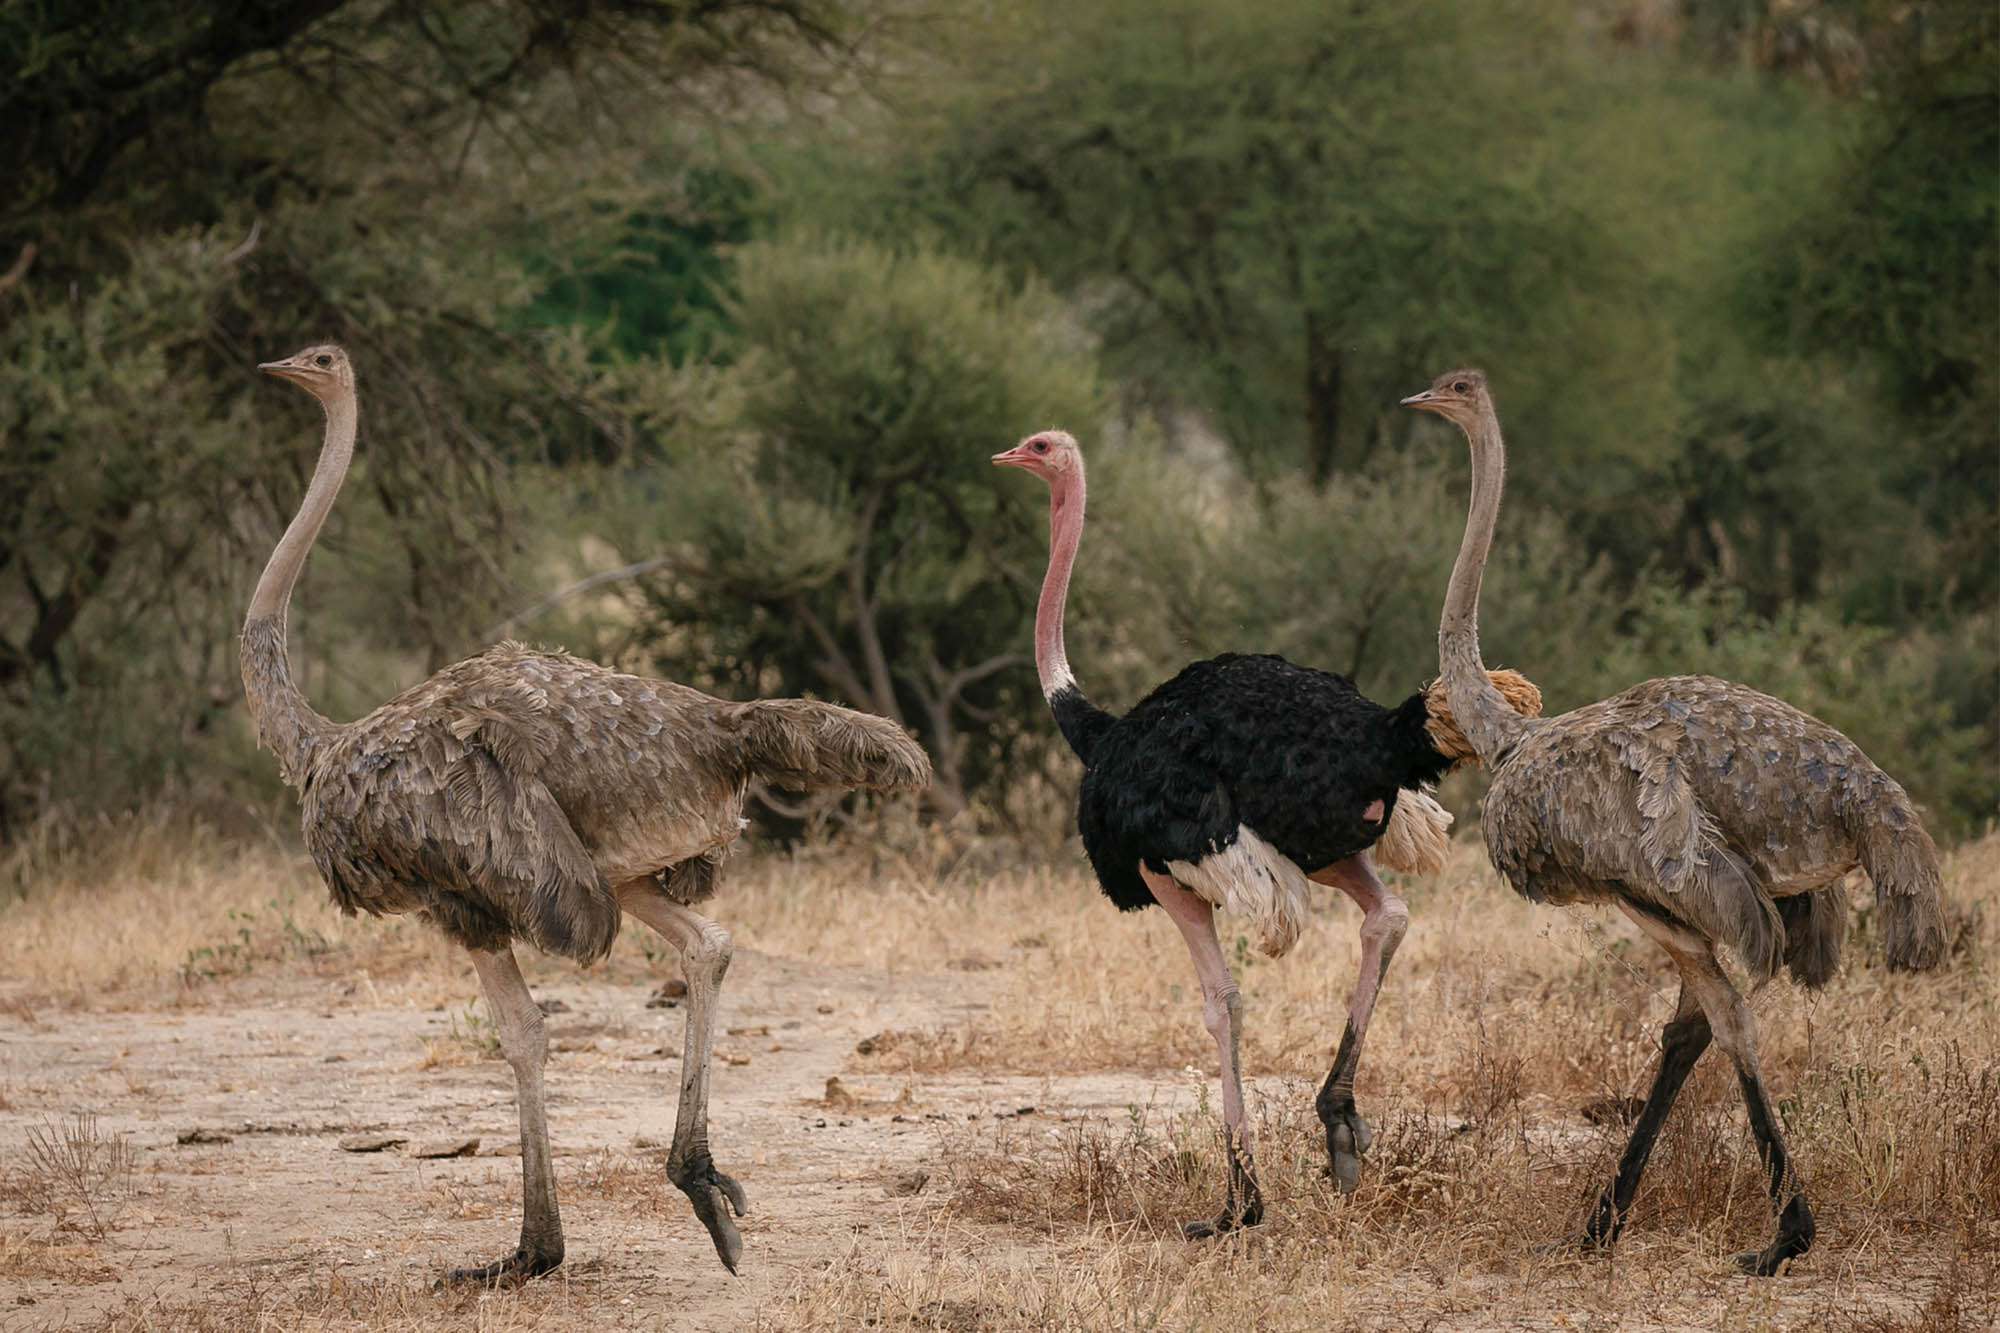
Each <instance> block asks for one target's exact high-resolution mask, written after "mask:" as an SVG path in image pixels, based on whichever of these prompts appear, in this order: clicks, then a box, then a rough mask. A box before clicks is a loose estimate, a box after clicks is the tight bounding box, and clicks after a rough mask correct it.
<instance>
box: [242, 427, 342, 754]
mask: <svg viewBox="0 0 2000 1333" xmlns="http://www.w3.org/2000/svg"><path fill="white" fill-rule="evenodd" d="M325 408H326V442H325V444H324V445H322V446H321V448H320V454H319V465H318V466H317V467H316V468H314V469H313V476H312V484H311V485H309V486H307V487H306V496H305V499H304V500H303V501H302V502H300V504H299V512H298V513H297V514H296V515H294V516H293V518H292V522H291V525H290V526H289V527H287V528H286V529H285V535H284V536H283V537H280V538H279V539H278V545H277V547H276V549H274V550H273V551H272V552H271V558H270V560H269V561H268V562H267V563H266V564H265V566H264V574H263V577H262V578H260V579H258V580H257V590H256V592H254V593H252V594H251V596H250V612H249V614H248V615H247V616H246V617H245V618H244V621H243V638H242V642H241V644H240V645H239V648H238V656H239V661H240V663H241V665H242V668H243V695H244V698H245V699H246V700H248V701H249V704H250V716H251V717H252V718H254V719H255V720H256V722H257V736H258V739H259V740H261V741H262V742H263V743H264V744H265V745H266V746H268V747H269V748H270V749H271V751H272V752H273V753H275V754H276V755H277V756H278V761H279V764H280V766H281V767H282V768H283V770H284V775H285V781H286V782H287V783H288V784H290V785H291V786H293V787H297V786H300V785H301V784H302V783H303V782H304V780H305V776H306V772H307V770H308V769H309V768H310V767H311V764H312V757H313V753H314V751H315V750H316V749H317V748H318V746H319V744H320V743H321V741H323V740H324V739H325V737H326V735H327V734H328V733H329V732H330V731H332V730H333V727H334V723H332V722H330V721H329V720H327V719H326V718H325V717H322V716H321V715H320V714H319V713H318V712H316V711H315V710H314V709H313V706H312V705H311V704H310V703H309V702H307V700H306V697H305V695H304V693H302V692H301V691H300V690H299V687H298V686H297V684H295V683H294V682H293V680H292V666H291V661H290V659H289V658H288V657H287V655H286V652H285V612H286V609H287V608H288V607H289V606H290V605H291V600H292V587H293V585H294V584H296V583H297V582H298V581H299V570H300V569H301V568H303V567H304V565H305V562H306V553H307V552H308V551H310V550H311V549H312V544H313V541H314V540H315V539H316V538H317V537H318V536H319V530H320V528H321V526H322V525H323V524H325V522H326V516H327V513H328V512H329V511H330V510H332V508H333V502H334V498H335V497H336V496H338V495H339V494H340V483H341V482H342V481H343V480H345V479H346V477H347V465H348V463H349V462H350V461H351V460H352V459H353V457H354V428H355V418H356V416H357V408H356V404H355V398H354V393H353V390H352V389H349V390H347V391H345V392H343V393H341V394H339V395H338V396H336V397H335V398H334V399H333V401H331V402H328V403H326V404H325Z"/></svg>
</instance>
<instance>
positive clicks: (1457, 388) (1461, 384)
mask: <svg viewBox="0 0 2000 1333" xmlns="http://www.w3.org/2000/svg"><path fill="white" fill-rule="evenodd" d="M1468 387H1469V386H1468V385H1467V384H1466V382H1465V381H1464V380H1458V381H1456V382H1455V383H1453V385H1452V386H1451V391H1452V392H1453V393H1464V392H1465V391H1466V389H1467V388H1468Z"/></svg>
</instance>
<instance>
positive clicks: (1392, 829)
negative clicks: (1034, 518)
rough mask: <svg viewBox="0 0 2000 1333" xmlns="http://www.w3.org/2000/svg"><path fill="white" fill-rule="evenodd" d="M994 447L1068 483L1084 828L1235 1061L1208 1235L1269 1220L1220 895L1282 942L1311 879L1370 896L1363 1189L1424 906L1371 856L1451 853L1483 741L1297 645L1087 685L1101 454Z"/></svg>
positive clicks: (1333, 1077)
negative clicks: (1087, 594) (1361, 687)
mask: <svg viewBox="0 0 2000 1333" xmlns="http://www.w3.org/2000/svg"><path fill="white" fill-rule="evenodd" d="M993 461H994V462H995V463H1000V464H1004V465H1007V466H1010V467H1020V468H1026V469H1027V470H1028V471H1030V472H1032V473H1034V474H1035V475H1037V476H1039V477H1041V478H1042V479H1043V480H1044V481H1046V482H1047V483H1048V484H1049V545H1050V550H1049V569H1048V574H1047V576H1046V578H1045V579H1044V581H1043V583H1042V593H1041V600H1040V602H1039V603H1038V604H1037V607H1036V611H1035V667H1036V670H1037V672H1038V673H1039V675H1040V676H1041V681H1042V693H1043V694H1044V695H1046V696H1047V698H1048V701H1049V709H1050V711H1051V712H1053V713H1054V714H1055V719H1056V725H1057V726H1058V727H1060V728H1061V730H1062V734H1063V738H1064V739H1065V740H1067V741H1068V742H1069V744H1070V748H1071V749H1073V750H1075V751H1076V754H1077V758H1079V759H1081V760H1082V761H1083V766H1084V774H1083V785H1082V789H1081V792H1080V794H1079V797H1078V802H1077V829H1078V832H1079V833H1080V834H1081V835H1082V837H1083V845H1084V850H1085V851H1086V852H1087V853H1088V854H1089V856H1090V864H1091V868H1092V869H1093V870H1095V871H1096V872H1097V880H1098V884H1099V885H1100V886H1101V887H1102V888H1103V890H1104V892H1105V895H1106V896H1107V897H1109V898H1110V899H1111V901H1112V902H1114V903H1116V904H1117V905H1118V907H1119V908H1120V909H1121V910H1123V911H1133V910H1135V909H1138V908H1141V907H1148V906H1151V905H1152V904H1153V903H1156V902H1157V903H1158V904H1159V905H1160V906H1161V907H1164V908H1165V909H1166V911H1167V915H1168V916H1169V917H1171V918H1172V919H1173V922H1174V925H1175V926H1176V927H1178V928H1179V930H1180V932H1181V936H1182V938H1183V939H1185V940H1186V941H1187V946H1188V952H1189V953H1190V954H1191V955H1193V958H1194V968H1195V974H1196V976H1197V977H1199V978H1200V981H1201V991H1202V1020H1203V1023H1204V1024H1205V1026H1206V1027H1207V1028H1208V1030H1209V1032H1210V1034H1212V1035H1213V1036H1214V1038H1215V1044H1216V1047H1217V1049H1218V1051H1219V1053H1220V1056H1221V1064H1222V1118H1223V1126H1224V1130H1225V1133H1226V1135H1227V1138H1228V1147H1229V1196H1228V1199H1227V1201H1226V1202H1225V1203H1224V1205H1223V1210H1222V1212H1221V1214H1220V1215H1218V1216H1217V1217H1215V1218H1214V1219H1212V1220H1211V1219H1202V1220H1200V1221H1195V1222H1190V1223H1188V1224H1187V1225H1186V1226H1185V1227H1184V1228H1183V1229H1184V1230H1185V1232H1186V1233H1187V1235H1188V1236H1190V1237H1196V1236H1211V1235H1215V1234H1217V1233H1220V1232H1223V1231H1227V1230H1230V1229H1231V1228H1233V1227H1237V1226H1253V1225H1255V1224H1256V1223H1257V1222H1258V1221H1259V1220H1260V1219H1261V1218H1262V1215H1263V1199H1262V1196H1261V1195H1260V1193H1259V1191H1258V1187H1257V1178H1256V1174H1255V1170H1254V1167H1253V1165H1252V1161H1251V1151H1250V1140H1249V1131H1248V1129H1247V1127H1246V1126H1245V1124H1244V1116H1243V1085H1242V1079H1241V1075H1240V1073H1239V1069H1238V1065H1237V1054H1236V1051H1237V1040H1238V1036H1239V1033H1240V1031H1241V1028H1242V1001H1241V999H1240V997H1239V996H1238V994H1237V989H1236V982H1235V980H1234V978H1232V977H1231V976H1230V973H1229V965H1228V963H1227V962H1226V961H1225V960H1224V959H1223V956H1222V946H1221V944H1220V942H1219V941H1218V940H1217V938H1216V934H1215V908H1216V907H1218V906H1220V907H1224V908H1227V909H1228V910H1229V911H1231V912H1233V913H1235V914H1237V915H1240V916H1245V917H1249V918H1251V919H1252V920H1253V921H1254V922H1255V923H1256V925H1257V927H1258V929H1259V931H1260V933H1261V935H1262V941H1261V943H1260V945H1259V948H1260V949H1261V951H1262V952H1264V953H1266V954H1269V955H1270V956H1272V957H1274V958H1275V957H1279V956H1281V955H1282V954H1284V953H1285V952H1286V951H1287V950H1288V949H1290V948H1291V946H1292V944H1293V943H1294V942H1295V941H1296V940H1297V939H1298V936H1299V932H1300V930H1301V929H1303V927H1304V924H1305V916H1306V912H1307V910H1308V897H1309V893H1310V890H1309V889H1308V888H1307V886H1306V881H1308V880H1311V881H1313V882H1315V883H1319V884H1327V885H1331V886H1333V887H1334V888H1337V889H1339V890H1341V891H1342V892H1343V893H1345V894H1347V896H1348V897H1350V898H1352V899H1354V901H1355V903H1356V904H1358V905H1359V906H1360V908H1361V911H1362V914H1363V915H1362V920H1361V969H1360V975H1359V976H1358V977H1357V978H1356V980H1355V986H1354V998H1353V1000H1352V1002H1351V1004H1350V1006H1349V1009H1348V1016H1347V1028H1346V1031H1345V1032H1343V1033H1342V1034H1341V1039H1340V1046H1339V1049H1338V1050H1337V1051H1336V1053H1335V1054H1334V1058H1333V1067H1332V1069H1330V1070H1329V1071H1328V1073H1327V1076H1326V1082H1325V1083H1324V1084H1323V1085H1322V1086H1321V1088H1320V1091H1319V1096H1318V1098H1317V1099H1316V1101H1315V1108H1316V1109H1317V1111H1318V1112H1319V1118H1320V1122H1321V1124H1322V1125H1324V1126H1325V1128H1326V1149H1327V1159H1328V1168H1329V1171H1330V1173H1331V1174H1332V1176H1333V1178H1334V1180H1335V1182H1336V1183H1337V1185H1338V1186H1339V1188H1340V1189H1341V1190H1342V1191H1343V1192H1345V1191H1348V1190H1351V1189H1353V1188H1354V1186H1355V1184H1356V1182H1357V1181H1358V1180H1359V1177H1360V1171H1361V1163H1360V1155H1361V1154H1362V1153H1365V1152H1366V1151H1367V1150H1368V1145H1369V1140H1370V1139H1371V1137H1372V1134H1371V1131H1370V1130H1369V1127H1368V1123H1367V1121H1365V1120H1363V1119H1362V1117H1361V1114H1360V1112H1359V1111H1357V1110H1356V1109H1355V1105H1354V1071H1355V1068H1356V1066H1357V1065H1358V1064H1359V1063H1360V1059H1361V1042H1362V1039H1363V1037H1365V1036H1366V1035H1367V1032H1368V1018H1369V1014H1370V1013H1371V1012H1372V1011H1373V1009H1374V1007H1375V996H1376V994H1377V993H1378V991H1379V990H1380V989H1381V984H1382V978H1383V975H1384V974H1385V973H1386V972H1387V971H1388V968H1389V960H1390V958H1391V956H1392V955H1394V953H1395V951H1396V945H1397V943H1398V942H1399V941H1400V940H1401V939H1402V938H1403V930H1404V927H1405V926H1406V925H1407V924H1408V921H1409V912H1408V910H1407V909H1406V908H1405V907H1404V906H1403V903H1402V900H1401V899H1399V898H1397V897H1396V896H1395V895H1394V894H1393V893H1391V892H1389V890H1388V889H1387V888H1385V887H1384V886H1383V884H1382V881H1381V880H1380V879H1379V878H1377V877H1376V874H1375V870H1374V867H1373V866H1371V865H1370V864H1369V858H1368V855H1367V852H1368V849H1369V848H1370V847H1373V848H1375V849H1376V852H1377V854H1378V856H1379V858H1380V860H1381V861H1382V863H1383V864H1384V865H1386V866H1388V867H1390V868H1391V869H1395V870H1405V871H1410V872H1414V873H1435V872H1436V871H1438V870H1439V869H1441V868H1442V866H1443V863H1444V855H1445V850H1446V846H1447V840H1446V829H1447V828H1448V827H1449V825H1450V823H1451V816H1450V815H1449V814H1448V813H1446V812H1445V810H1444V809H1443V808H1442V807H1441V806H1439V805H1438V803H1437V802H1436V801H1435V800H1433V799H1432V798H1431V797H1430V796H1429V795H1428V794H1427V793H1426V792H1425V791H1424V786H1425V784H1428V783H1432V782H1435V781H1436V780H1437V779H1438V778H1439V777H1440V776H1441V775H1442V774H1443V773H1444V772H1445V771H1446V770H1447V769H1449V768H1450V767H1451V766H1452V765H1453V764H1454V763H1456V762H1458V761H1459V760H1461V759H1469V758H1472V757H1473V755H1472V750H1471V747H1470V746H1468V745H1467V744H1466V743H1465V739H1464V737H1463V736H1462V735H1460V734H1459V733H1458V730H1457V728H1456V726H1455V725H1454V724H1453V723H1452V721H1451V719H1450V716H1449V714H1448V713H1447V712H1446V711H1445V710H1444V708H1443V706H1442V699H1441V696H1439V695H1437V694H1435V692H1433V693H1432V694H1431V696H1430V698H1429V701H1428V702H1427V697H1426V695H1425V694H1424V693H1418V694H1413V695H1411V696H1410V697H1409V698H1408V699H1406V700H1404V701H1403V702H1402V703H1401V704H1400V705H1398V706H1397V707H1395V708H1383V707H1381V706H1380V705H1379V704H1376V703H1374V702H1372V701H1370V700H1369V699H1368V698H1367V697H1365V696H1364V695H1362V694H1361V693H1360V691H1358V690H1356V689H1355V688H1354V683H1353V682H1352V681H1350V680H1348V679H1346V678H1345V677H1343V676H1336V675H1332V674H1330V673H1328V672H1324V671H1315V670H1313V669H1311V668H1309V667H1301V666H1294V665H1293V664H1292V663H1290V662H1287V661H1285V660H1284V659H1283V658H1281V657H1274V656H1269V655H1262V656H1244V655H1242V654H1237V653H1227V654H1224V655H1223V656H1221V657H1213V658H1210V659H1208V660H1207V661H1204V662H1196V663H1194V664H1192V665H1191V666H1188V667H1186V668H1185V669H1183V670H1182V671H1181V673H1180V674H1179V675H1177V676H1175V677H1174V678H1173V679H1172V680H1170V681H1168V682H1167V683H1166V684H1164V685H1162V686H1160V687H1159V688H1158V689H1156V690H1154V691H1153V692H1152V693H1151V694H1149V695H1147V696H1146V697H1145V698H1144V699H1142V700H1140V701H1139V703H1138V704H1136V705H1135V706H1134V707H1133V709H1132V711H1131V712H1129V713H1127V714H1125V716H1123V717H1113V716H1112V715H1111V714H1109V713H1107V712H1105V711H1104V710H1103V709H1101V708H1099V707H1097V706H1096V705H1095V704H1093V703H1091V702H1090V700H1089V699H1087V698H1085V697H1084V694H1083V692H1082V691H1081V690H1080V689H1078V688H1077V684H1076V678H1075V677H1074V676H1073V675H1071V674H1070V669H1069V659H1068V657H1067V655H1066V654H1065V653H1064V651H1063V623H1062V622H1063V603H1064V600H1065V598H1066V597H1067V595H1068V591H1069V577H1070V570H1071V567H1072V566H1073V565H1074V563H1075V560H1076V548H1077V542H1078V539H1079V538H1080V537H1081V536H1082V533H1083V501H1084V480H1083V454H1082V452H1081V451H1080V450H1079V449H1078V448H1077V443H1076V440H1075V439H1074V438H1072V437H1071V436H1070V435H1068V434H1067V433H1065V432H1063V431H1059V430H1051V431H1044V432H1042V433H1040V434H1037V435H1030V436H1029V437H1028V438H1027V439H1025V440H1023V441H1021V443H1020V444H1018V445H1016V446H1015V447H1014V448H1012V449H1010V450H1008V451H1007V452H1005V453H1001V454H995V455H994V456H993ZM1493 676H1494V682H1495V685H1496V686H1497V687H1498V688H1500V689H1501V690H1503V691H1505V692H1506V693H1507V694H1508V696H1509V698H1510V699H1512V700H1514V701H1515V702H1516V703H1517V706H1519V707H1521V708H1522V710H1523V711H1524V712H1528V713H1531V714H1532V713H1533V712H1535V711H1537V710H1538V709H1539V708H1540V705H1541V695H1540V692H1539V691H1537V690H1536V689H1535V687H1534V686H1533V685H1532V684H1531V683H1529V682H1528V681H1527V680H1525V679H1523V678H1522V677H1521V676H1520V675H1519V674H1517V673H1515V672H1511V671H1500V672H1495V673H1493Z"/></svg>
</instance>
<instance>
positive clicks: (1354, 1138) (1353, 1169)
mask: <svg viewBox="0 0 2000 1333" xmlns="http://www.w3.org/2000/svg"><path fill="white" fill-rule="evenodd" d="M1320 1121H1321V1123H1322V1124H1324V1125H1325V1126H1326V1174H1327V1175H1329V1176H1331V1177H1332V1178H1333V1186H1334V1188H1335V1189H1337V1190H1339V1191H1340V1192H1341V1193H1342V1194H1352V1193H1354V1189H1355V1186H1357V1185H1359V1184H1360V1183H1361V1158H1362V1156H1363V1155H1364V1154H1365V1153H1366V1152H1367V1151H1368V1149H1369V1148H1370V1147H1371V1146H1372V1145H1373V1144H1374V1142H1375V1131H1374V1130H1372V1129H1370V1128H1369V1127H1368V1122H1367V1121H1366V1120H1364V1119H1362V1118H1361V1112H1359V1111H1357V1110H1355V1109H1354V1104H1353V1103H1352V1102H1349V1103H1348V1104H1347V1105H1346V1106H1345V1107H1343V1108H1341V1109H1338V1110H1330V1111H1326V1112H1324V1113H1322V1115H1321V1116H1320Z"/></svg>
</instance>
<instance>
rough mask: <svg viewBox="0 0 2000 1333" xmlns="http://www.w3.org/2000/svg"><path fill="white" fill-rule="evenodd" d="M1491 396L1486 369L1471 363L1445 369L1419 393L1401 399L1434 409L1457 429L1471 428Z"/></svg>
mask: <svg viewBox="0 0 2000 1333" xmlns="http://www.w3.org/2000/svg"><path fill="white" fill-rule="evenodd" d="M1490 401H1491V400H1490V399H1488V398H1487V396H1486V372H1485V371H1483V370H1476V369H1474V368H1473V367H1471V366H1460V367H1459V368H1458V369H1457V370H1447V371H1446V372H1445V373H1444V374H1442V375H1440V376H1438V377H1437V378H1436V379H1435V380H1432V381H1431V387H1430V388H1428V389H1425V390H1424V391H1423V392H1422V393H1413V394H1411V395H1410V396H1409V397H1408V398H1405V399H1404V400H1403V406H1404V407H1414V408H1417V409H1419V410H1420V411H1424V412H1435V413H1437V414H1438V415H1439V416H1441V417H1443V418H1444V419H1445V420H1447V421H1449V422H1451V423H1452V424H1453V425H1455V426H1457V427H1458V428H1459V429H1460V430H1465V431H1470V430H1471V429H1472V427H1473V423H1474V422H1475V421H1477V420H1478V418H1479V415H1480V412H1481V411H1482V410H1483V409H1485V408H1486V406H1487V405H1488V403H1489V402H1490Z"/></svg>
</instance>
